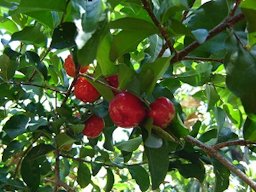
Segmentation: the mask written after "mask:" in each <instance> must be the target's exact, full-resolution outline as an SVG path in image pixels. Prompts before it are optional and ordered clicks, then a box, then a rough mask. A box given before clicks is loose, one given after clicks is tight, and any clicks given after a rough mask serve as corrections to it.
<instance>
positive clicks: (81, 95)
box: [74, 77, 100, 103]
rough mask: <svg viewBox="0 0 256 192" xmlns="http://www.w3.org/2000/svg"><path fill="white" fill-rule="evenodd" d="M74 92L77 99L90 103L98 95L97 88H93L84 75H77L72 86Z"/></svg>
mask: <svg viewBox="0 0 256 192" xmlns="http://www.w3.org/2000/svg"><path fill="white" fill-rule="evenodd" d="M74 94H75V96H76V98H77V99H79V100H81V101H83V102H90V103H92V102H94V101H96V100H97V99H98V98H99V97H100V94H99V92H98V91H97V89H95V87H93V85H92V84H91V83H90V82H89V81H87V80H86V78H84V77H79V78H78V79H77V81H76V83H75V86H74Z"/></svg>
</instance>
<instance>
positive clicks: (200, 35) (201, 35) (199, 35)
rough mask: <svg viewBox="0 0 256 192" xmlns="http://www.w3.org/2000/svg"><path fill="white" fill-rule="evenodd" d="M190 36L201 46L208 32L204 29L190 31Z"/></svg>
mask: <svg viewBox="0 0 256 192" xmlns="http://www.w3.org/2000/svg"><path fill="white" fill-rule="evenodd" d="M192 34H193V35H194V37H195V38H196V40H197V41H198V43H200V44H202V43H203V42H205V40H206V38H207V36H208V31H207V30H206V29H196V30H194V31H192Z"/></svg>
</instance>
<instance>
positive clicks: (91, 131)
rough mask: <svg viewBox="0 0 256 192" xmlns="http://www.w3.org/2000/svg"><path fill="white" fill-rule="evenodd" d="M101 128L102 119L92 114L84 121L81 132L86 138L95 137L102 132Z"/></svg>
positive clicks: (102, 125) (102, 126) (102, 124)
mask: <svg viewBox="0 0 256 192" xmlns="http://www.w3.org/2000/svg"><path fill="white" fill-rule="evenodd" d="M103 128H104V120H103V119H102V118H100V117H98V116H96V115H93V116H91V117H90V118H89V119H88V120H87V121H86V122H85V124H84V129H83V134H84V135H85V136H87V137H88V138H96V137H98V136H99V135H100V134H101V133H102V130H103Z"/></svg>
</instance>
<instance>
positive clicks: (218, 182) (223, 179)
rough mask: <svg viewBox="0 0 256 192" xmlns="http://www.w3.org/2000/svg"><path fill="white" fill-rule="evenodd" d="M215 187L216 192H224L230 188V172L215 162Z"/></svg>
mask: <svg viewBox="0 0 256 192" xmlns="http://www.w3.org/2000/svg"><path fill="white" fill-rule="evenodd" d="M213 166H214V169H213V171H214V174H215V185H214V186H215V187H214V192H223V191H225V190H226V189H227V188H228V186H229V176H230V171H229V170H228V169H227V168H226V167H225V166H224V165H222V164H221V163H219V162H217V161H214V162H213Z"/></svg>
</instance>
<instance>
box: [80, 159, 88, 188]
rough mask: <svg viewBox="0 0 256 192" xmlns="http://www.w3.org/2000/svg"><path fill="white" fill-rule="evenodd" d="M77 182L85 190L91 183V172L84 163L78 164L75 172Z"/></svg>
mask: <svg viewBox="0 0 256 192" xmlns="http://www.w3.org/2000/svg"><path fill="white" fill-rule="evenodd" d="M77 182H78V184H79V185H80V187H81V188H85V187H86V186H87V185H89V183H90V182H91V172H90V169H89V167H88V166H87V165H86V164H85V163H82V162H80V163H79V166H78V171H77Z"/></svg>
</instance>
